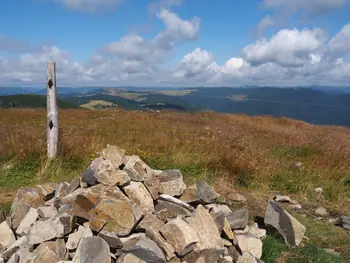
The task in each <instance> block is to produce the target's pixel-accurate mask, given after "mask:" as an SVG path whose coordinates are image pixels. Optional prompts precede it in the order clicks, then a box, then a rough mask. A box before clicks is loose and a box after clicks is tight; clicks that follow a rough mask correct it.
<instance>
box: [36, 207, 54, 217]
mask: <svg viewBox="0 0 350 263" xmlns="http://www.w3.org/2000/svg"><path fill="white" fill-rule="evenodd" d="M38 214H39V216H40V217H41V218H42V219H44V220H46V219H49V218H53V217H55V216H56V215H57V209H56V207H53V206H41V207H39V208H38Z"/></svg>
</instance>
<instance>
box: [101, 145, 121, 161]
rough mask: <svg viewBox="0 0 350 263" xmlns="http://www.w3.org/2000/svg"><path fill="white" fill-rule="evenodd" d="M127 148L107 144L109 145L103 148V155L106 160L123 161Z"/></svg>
mask: <svg viewBox="0 0 350 263" xmlns="http://www.w3.org/2000/svg"><path fill="white" fill-rule="evenodd" d="M124 155H125V150H124V149H122V148H119V147H118V146H113V145H109V144H107V147H106V148H104V149H103V150H102V156H103V158H104V159H105V160H109V161H114V162H118V163H120V164H121V163H123V157H124Z"/></svg>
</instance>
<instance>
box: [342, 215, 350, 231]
mask: <svg viewBox="0 0 350 263" xmlns="http://www.w3.org/2000/svg"><path fill="white" fill-rule="evenodd" d="M340 226H341V227H342V228H344V229H346V230H350V216H341V217H340Z"/></svg>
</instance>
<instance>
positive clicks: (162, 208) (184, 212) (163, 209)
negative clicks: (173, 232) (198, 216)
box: [155, 200, 192, 222]
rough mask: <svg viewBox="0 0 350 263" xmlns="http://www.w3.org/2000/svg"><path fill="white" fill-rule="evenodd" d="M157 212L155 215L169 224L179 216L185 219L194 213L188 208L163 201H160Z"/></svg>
mask: <svg viewBox="0 0 350 263" xmlns="http://www.w3.org/2000/svg"><path fill="white" fill-rule="evenodd" d="M155 212H156V213H155V215H156V216H157V217H158V218H159V219H160V220H162V221H163V222H167V221H168V220H170V219H174V218H176V217H178V216H180V217H182V218H185V217H188V216H191V215H192V212H190V211H189V210H188V209H187V208H184V207H183V206H182V205H178V204H176V203H173V202H169V201H163V200H158V203H157V205H156V206H155Z"/></svg>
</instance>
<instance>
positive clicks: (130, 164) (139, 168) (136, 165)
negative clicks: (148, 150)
mask: <svg viewBox="0 0 350 263" xmlns="http://www.w3.org/2000/svg"><path fill="white" fill-rule="evenodd" d="M124 170H125V171H126V172H127V173H128V175H129V177H130V178H131V180H133V181H135V182H143V181H145V180H146V179H147V178H151V177H154V176H155V173H154V171H153V169H151V168H150V167H149V166H148V165H147V164H146V163H145V162H144V161H142V160H141V158H140V157H139V156H137V155H133V156H128V158H127V160H126V162H125V167H124Z"/></svg>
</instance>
